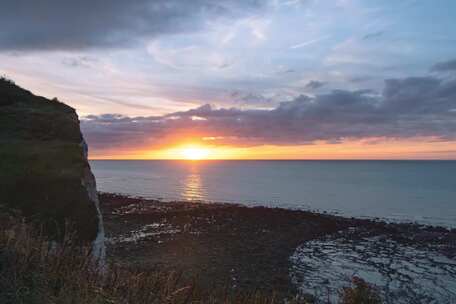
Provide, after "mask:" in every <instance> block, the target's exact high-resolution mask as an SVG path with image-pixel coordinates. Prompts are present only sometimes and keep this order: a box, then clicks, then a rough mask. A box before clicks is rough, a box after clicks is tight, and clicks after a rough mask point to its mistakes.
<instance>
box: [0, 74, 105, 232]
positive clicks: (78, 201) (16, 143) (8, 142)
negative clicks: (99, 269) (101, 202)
mask: <svg viewBox="0 0 456 304" xmlns="http://www.w3.org/2000/svg"><path fill="white" fill-rule="evenodd" d="M86 149H87V148H86V145H85V142H84V139H83V137H82V134H81V131H80V128H79V120H78V116H77V114H76V112H75V110H74V109H73V108H71V107H69V106H67V105H65V104H63V103H61V102H59V101H58V100H56V99H54V100H49V99H46V98H44V97H39V96H35V95H33V94H32V93H30V92H29V91H27V90H24V89H22V88H20V87H18V86H16V85H15V84H14V83H13V82H11V81H8V80H6V79H0V204H2V205H4V206H7V207H12V208H14V209H19V210H20V211H21V212H22V214H23V215H24V216H26V217H27V218H30V219H34V220H35V219H36V220H39V221H42V222H43V223H44V224H45V225H44V227H45V228H46V230H47V232H48V233H52V234H54V235H55V236H56V237H61V236H62V235H63V233H64V232H65V229H66V227H68V225H67V223H70V224H71V226H72V229H75V230H76V232H77V235H78V237H79V239H80V240H82V241H93V240H96V239H97V240H98V241H102V240H101V238H102V237H103V235H102V232H103V231H102V230H103V227H102V223H101V216H100V213H99V210H98V197H97V194H96V186H95V179H94V177H93V175H92V172H91V171H90V167H89V163H88V161H87V151H86Z"/></svg>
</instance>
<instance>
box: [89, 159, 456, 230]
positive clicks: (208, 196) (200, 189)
mask: <svg viewBox="0 0 456 304" xmlns="http://www.w3.org/2000/svg"><path fill="white" fill-rule="evenodd" d="M90 163H91V166H92V169H93V172H94V174H95V177H96V179H97V185H98V189H99V190H100V191H104V192H116V193H123V194H127V195H134V196H142V197H146V198H154V199H162V200H189V201H192V200H202V201H208V202H210V201H216V202H236V203H243V204H246V205H249V206H253V205H263V206H271V207H284V208H297V209H310V210H317V211H327V212H331V213H339V214H341V215H344V216H355V217H368V218H376V217H378V218H382V219H387V220H393V221H414V222H415V221H416V222H419V223H424V224H435V225H444V226H447V227H456V161H247V160H243V161H164V160H147V161H142V160H141V161H131V160H129V161H111V160H103V161H101V160H96V161H95V160H94V161H91V162H90Z"/></svg>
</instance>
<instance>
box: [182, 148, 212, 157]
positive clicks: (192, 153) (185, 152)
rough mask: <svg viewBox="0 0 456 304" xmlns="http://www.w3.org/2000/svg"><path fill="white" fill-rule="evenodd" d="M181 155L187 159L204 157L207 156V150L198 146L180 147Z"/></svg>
mask: <svg viewBox="0 0 456 304" xmlns="http://www.w3.org/2000/svg"><path fill="white" fill-rule="evenodd" d="M181 154H182V157H183V158H184V159H188V160H199V159H205V158H207V157H208V156H209V150H208V149H205V148H200V147H188V148H184V149H182V152H181Z"/></svg>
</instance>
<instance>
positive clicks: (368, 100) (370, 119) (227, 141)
mask: <svg viewBox="0 0 456 304" xmlns="http://www.w3.org/2000/svg"><path fill="white" fill-rule="evenodd" d="M455 109H456V81H454V80H450V81H445V80H441V79H437V78H433V77H409V78H402V79H387V80H385V84H384V88H383V91H382V92H380V93H378V92H373V91H371V90H357V91H349V90H334V91H332V92H329V93H326V94H319V95H316V96H314V97H311V96H307V95H300V96H298V97H296V98H295V99H293V100H291V101H286V102H282V103H280V104H279V105H278V106H277V107H275V108H273V109H270V110H265V109H261V110H258V109H256V110H253V109H246V110H242V109H239V108H228V109H227V108H214V107H212V106H210V105H204V106H201V107H198V108H195V109H192V110H188V111H182V112H175V113H171V114H168V115H164V116H154V117H125V116H121V115H120V116H119V115H104V116H90V117H86V118H84V119H83V120H82V128H83V131H84V133H85V136H86V137H87V139H88V142H89V144H90V145H91V146H92V147H94V148H95V149H103V148H106V147H128V146H147V147H153V146H156V147H158V146H160V145H165V144H170V143H173V144H176V143H179V142H182V140H183V139H186V140H192V141H199V140H202V138H209V137H210V138H214V140H213V141H211V143H213V144H216V145H238V146H255V145H263V144H275V145H296V144H310V143H312V142H315V141H319V140H323V141H327V142H340V141H342V140H344V139H365V138H379V137H380V138H394V139H406V138H415V137H432V138H434V139H435V140H456V110H455ZM194 117H198V118H200V119H197V120H195V119H193V118H194Z"/></svg>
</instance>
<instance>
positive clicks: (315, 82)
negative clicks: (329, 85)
mask: <svg viewBox="0 0 456 304" xmlns="http://www.w3.org/2000/svg"><path fill="white" fill-rule="evenodd" d="M325 84H326V83H325V82H322V81H318V80H311V81H309V82H308V83H307V84H306V89H311V90H316V89H319V88H321V87H322V86H324V85H325Z"/></svg>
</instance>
